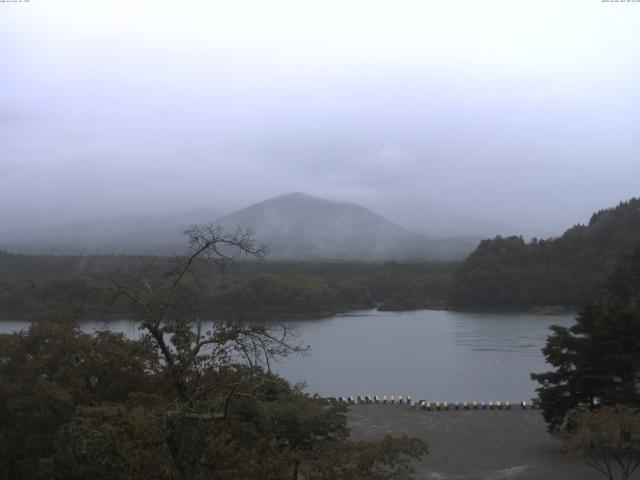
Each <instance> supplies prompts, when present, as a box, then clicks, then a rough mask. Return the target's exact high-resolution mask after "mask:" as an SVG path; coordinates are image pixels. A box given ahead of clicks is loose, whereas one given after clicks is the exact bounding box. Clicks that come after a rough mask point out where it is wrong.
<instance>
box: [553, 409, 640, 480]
mask: <svg viewBox="0 0 640 480" xmlns="http://www.w3.org/2000/svg"><path fill="white" fill-rule="evenodd" d="M566 442H567V446H568V448H569V451H571V452H573V453H578V454H580V455H582V456H583V458H584V459H585V461H586V462H587V464H589V465H590V466H592V467H593V468H595V469H596V470H597V471H598V472H600V473H602V474H603V475H604V476H605V477H607V478H608V479H609V480H614V479H615V478H616V473H617V474H619V478H620V479H622V480H627V479H629V478H630V477H631V475H633V473H634V472H635V471H636V469H637V468H638V466H640V414H638V412H637V411H635V410H632V409H630V408H627V407H621V406H619V407H602V408H600V409H598V410H593V411H585V412H583V413H582V414H580V416H579V417H578V419H577V429H576V430H575V432H573V433H571V434H570V435H569V437H568V438H567V440H566Z"/></svg>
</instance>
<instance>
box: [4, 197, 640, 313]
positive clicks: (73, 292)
mask: <svg viewBox="0 0 640 480" xmlns="http://www.w3.org/2000/svg"><path fill="white" fill-rule="evenodd" d="M638 244H640V199H631V200H629V201H627V202H623V203H620V204H619V205H618V206H617V207H614V208H610V209H605V210H601V211H599V212H597V213H595V214H594V215H593V216H592V217H591V220H590V221H589V224H588V225H576V226H574V227H572V228H570V229H569V230H567V231H566V232H565V233H564V235H562V236H561V237H558V238H552V239H546V240H540V239H535V238H534V239H532V240H531V241H525V239H524V238H522V237H500V236H499V237H496V238H494V239H492V240H484V241H482V242H481V243H480V245H479V246H478V248H477V249H476V250H475V251H474V252H473V253H472V254H471V255H470V256H469V257H468V258H467V259H466V260H465V261H464V262H462V263H438V262H422V263H401V262H385V263H366V262H278V261H269V258H268V257H266V258H265V259H262V260H260V261H252V262H249V261H240V262H236V263H234V264H232V265H230V266H229V268H227V269H226V270H225V271H224V272H222V273H223V275H220V272H218V271H215V272H214V271H211V270H207V269H198V268H195V269H194V275H193V277H191V278H190V279H189V281H187V282H185V283H184V285H182V287H181V288H182V289H183V290H184V293H185V295H187V296H188V297H189V298H190V299H191V303H192V304H193V305H194V306H196V307H197V308H198V310H199V311H200V312H201V314H202V315H203V316H204V317H209V318H213V317H215V316H225V317H235V316H240V317H244V318H247V319H254V320H255V319H273V318H280V319H286V318H308V317H316V316H323V315H330V314H334V313H338V312H343V311H348V310H355V309H365V308H374V307H376V306H378V307H379V308H381V309H387V310H406V309H417V308H441V307H448V308H478V307H482V308H499V307H513V308H531V307H534V306H554V305H558V306H563V307H569V308H572V307H580V306H584V305H587V304H589V303H590V302H591V301H593V299H594V298H597V297H598V295H599V294H600V293H601V291H602V289H603V286H604V283H605V280H606V278H607V275H608V274H609V272H610V271H611V268H612V266H613V264H614V263H615V261H616V259H617V258H619V257H620V256H621V255H624V254H626V253H629V252H631V251H633V248H634V247H635V246H636V245H638ZM174 261H175V259H174V258H171V257H160V256H125V255H88V256H82V255H76V256H55V255H17V254H11V253H7V252H0V318H14V319H15V318H26V319H35V318H39V317H41V316H42V315H43V314H46V313H47V312H58V313H63V314H65V315H69V314H70V315H73V316H74V317H85V318H87V317H96V316H99V315H102V314H104V305H105V303H106V302H105V299H104V298H103V297H102V296H101V294H100V290H99V289H100V287H101V286H103V285H105V284H106V283H108V282H110V281H112V280H113V279H120V280H121V281H126V280H127V279H129V280H130V279H133V278H142V277H145V278H149V279H154V278H160V277H162V276H163V275H165V274H166V273H167V272H169V271H171V269H172V267H173V264H174ZM111 312H112V313H113V314H120V315H128V314H129V313H130V311H129V309H128V306H127V305H126V304H116V305H112V306H111Z"/></svg>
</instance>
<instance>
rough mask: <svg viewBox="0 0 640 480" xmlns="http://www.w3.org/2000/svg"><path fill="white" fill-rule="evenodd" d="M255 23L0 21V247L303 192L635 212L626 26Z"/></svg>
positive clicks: (68, 6) (497, 207) (186, 18)
mask: <svg viewBox="0 0 640 480" xmlns="http://www.w3.org/2000/svg"><path fill="white" fill-rule="evenodd" d="M247 3H248V5H245V7H250V8H246V9H245V10H242V9H241V8H240V6H237V7H224V8H223V7H222V6H219V5H218V6H215V7H212V6H207V3H198V2H196V3H195V4H194V5H193V6H191V7H189V8H188V9H187V8H185V7H184V6H180V5H178V4H176V3H171V4H169V3H167V4H162V3H157V4H156V2H140V5H136V6H135V7H132V10H131V11H130V12H128V15H127V16H122V15H123V13H124V12H122V11H120V8H121V7H118V6H113V5H108V4H107V3H106V2H105V4H103V5H101V6H98V7H94V8H93V10H95V12H94V11H93V10H92V9H89V7H87V6H86V5H85V6H83V5H82V2H68V1H63V2H56V5H55V6H51V5H41V4H38V3H37V2H35V3H34V2H32V3H31V4H28V5H12V6H11V7H9V6H6V7H5V6H2V9H3V12H2V17H1V18H0V41H1V42H2V44H3V45H5V46H6V45H10V46H11V48H4V49H2V51H1V52H0V65H2V66H1V67H0V68H1V69H2V71H1V78H2V80H1V81H2V88H0V169H1V176H0V230H2V229H8V228H16V227H20V226H25V225H30V224H34V223H35V224H44V223H56V222H66V221H72V220H78V219H88V218H92V217H104V216H119V215H123V214H139V213H149V212H155V213H163V212H175V211H178V210H181V209H185V210H186V209H190V208H193V207H196V206H211V207H215V208H219V209H223V210H227V211H229V210H231V209H234V208H237V207H241V206H244V205H245V204H247V203H250V202H255V201H259V200H262V199H264V198H266V197H269V196H274V195H277V194H281V193H286V192H289V191H305V192H308V193H311V194H315V195H319V196H327V197H330V198H336V199H344V200H349V201H354V202H360V203H362V204H364V205H365V206H368V207H371V208H373V209H375V210H377V211H379V212H381V213H383V214H386V215H388V216H390V217H391V218H392V219H394V220H397V221H399V222H400V223H402V224H404V225H406V226H408V227H412V228H416V229H422V230H429V227H430V223H432V220H433V218H434V216H436V215H440V216H442V215H443V212H444V214H449V215H451V216H452V217H454V216H456V215H460V216H465V215H466V216H468V217H479V218H489V219H495V220H497V221H500V222H504V223H509V224H515V225H523V226H526V225H529V226H530V227H531V229H532V230H536V229H537V230H539V231H541V232H543V231H544V232H549V231H558V230H561V229H562V228H563V227H564V226H567V225H570V224H572V223H575V222H577V221H585V220H586V219H587V218H588V215H589V214H590V212H592V211H593V210H595V209H597V208H600V207H605V206H608V205H612V204H615V203H617V202H618V201H619V200H622V199H625V198H628V197H630V196H632V195H638V194H640V189H639V188H638V185H639V184H638V180H637V179H638V178H640V160H639V158H638V154H639V152H640V127H639V126H640V107H639V105H640V93H639V91H638V88H637V85H638V84H640V63H639V62H638V61H637V60H638V58H640V32H639V31H638V29H637V28H636V26H637V24H638V20H640V10H639V9H637V8H633V7H635V5H624V6H622V5H617V6H616V7H620V8H618V10H613V9H612V7H613V5H607V4H600V3H598V4H594V5H585V4H584V2H572V1H569V2H566V5H565V2H553V3H554V5H553V10H554V18H553V19H549V18H548V15H547V14H546V13H545V12H546V11H547V9H548V8H549V7H550V5H547V4H546V3H545V2H542V3H541V4H538V5H537V6H533V5H527V6H524V5H522V6H521V7H520V8H522V9H524V10H523V11H519V10H517V9H516V8H515V7H514V6H513V2H512V4H511V5H510V6H509V5H508V4H505V3H504V2H499V1H495V2H491V1H490V2H486V4H485V6H484V7H483V8H485V9H486V12H485V11H484V10H482V9H478V7H477V6H474V4H473V2H462V3H461V4H459V5H458V7H456V8H459V9H462V10H455V9H452V8H451V7H447V6H445V5H443V2H434V3H433V4H425V3H424V2H422V3H420V2H406V4H405V2H401V4H402V5H397V6H396V5H395V4H394V6H391V4H390V3H389V4H385V3H384V2H382V3H380V4H377V3H375V4H372V5H371V6H370V7H369V9H368V10H366V9H365V10H359V9H357V8H356V7H353V6H349V7H342V8H341V7H340V5H338V3H335V4H334V2H327V3H326V5H325V6H324V7H322V8H321V9H320V10H319V11H311V10H310V11H306V10H304V9H302V8H301V7H299V6H296V5H297V4H296V5H294V4H290V3H287V2H274V5H273V8H272V9H267V8H266V7H262V6H260V4H259V2H255V3H254V2H247ZM560 3H561V4H562V5H560ZM209 5H210V4H209ZM363 5H364V4H363ZM425 5H426V6H425ZM14 7H16V8H14ZM22 7H24V8H22ZM127 8H128V7H127ZM363 8H364V7H363ZM465 9H467V10H468V11H469V15H471V16H475V21H473V22H472V21H471V20H469V19H467V18H466V17H464V18H463V17H461V16H460V15H461V13H460V11H464V10H465ZM245 11H248V12H254V15H251V14H250V13H248V14H247V13H242V12H245ZM286 14H290V15H289V16H287V15H286ZM362 15H364V16H362ZM529 20H531V21H537V22H538V24H539V25H540V28H539V29H536V28H533V27H531V25H530V23H529ZM541 22H542V23H544V22H546V23H544V25H542V23H541ZM534 23H535V22H534ZM543 26H544V27H545V29H543V28H542V27H543Z"/></svg>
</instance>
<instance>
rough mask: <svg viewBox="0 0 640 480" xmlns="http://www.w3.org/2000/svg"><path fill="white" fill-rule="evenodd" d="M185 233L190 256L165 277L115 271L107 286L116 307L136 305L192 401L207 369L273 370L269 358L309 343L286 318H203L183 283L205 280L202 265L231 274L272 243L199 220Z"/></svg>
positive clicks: (183, 392)
mask: <svg viewBox="0 0 640 480" xmlns="http://www.w3.org/2000/svg"><path fill="white" fill-rule="evenodd" d="M185 235H186V236H187V237H188V239H189V247H188V251H187V254H186V255H184V256H181V257H177V258H176V259H174V265H173V268H171V270H170V271H169V272H166V273H164V274H160V275H158V274H157V273H156V272H154V271H153V269H151V270H144V271H141V272H139V273H138V274H136V275H134V276H132V277H129V278H118V276H117V275H112V276H111V278H110V281H109V284H108V285H105V286H104V287H102V288H101V290H103V291H106V292H108V293H109V294H110V302H109V305H110V306H111V305H113V304H114V303H115V302H116V301H120V300H122V299H125V300H127V301H128V302H129V303H130V304H131V306H132V307H133V310H134V312H135V320H136V321H137V322H138V323H139V327H140V329H141V330H143V331H144V332H145V336H146V337H147V338H148V339H149V340H150V341H152V342H153V344H154V345H155V346H156V348H157V350H158V352H159V354H160V357H161V360H162V364H163V366H164V368H165V370H166V372H167V374H168V375H169V376H170V377H171V379H172V383H173V385H174V387H175V389H176V392H177V393H178V395H179V397H180V399H181V400H182V401H185V402H187V403H188V404H192V403H193V401H194V400H195V398H196V397H197V395H198V390H199V382H200V379H201V377H202V376H203V374H204V373H205V372H212V371H217V370H220V369H221V368H225V367H227V368H237V366H238V363H239V362H240V363H242V364H245V365H247V366H248V367H249V370H255V371H257V370H258V369H256V367H265V368H266V370H267V372H270V359H272V358H274V357H278V356H286V355H289V354H291V353H294V352H301V351H303V350H304V349H303V348H301V347H300V346H298V345H295V344H293V343H292V340H293V337H292V334H291V332H290V331H289V330H288V329H287V328H286V326H285V325H283V324H276V323H271V324H269V325H266V324H249V323H245V322H238V321H231V320H222V319H214V320H209V321H207V322H206V323H204V322H203V321H202V319H201V318H200V316H199V314H198V312H197V310H196V309H195V308H194V305H193V303H192V302H191V301H190V300H189V298H188V297H187V296H186V295H185V293H184V290H183V288H182V287H183V285H184V284H185V283H186V282H187V281H189V282H190V283H192V284H193V283H195V284H196V285H198V284H199V279H198V271H199V269H201V268H203V267H204V268H210V267H213V268H216V269H217V270H218V271H219V272H221V273H224V272H225V271H226V269H227V268H228V267H229V265H230V264H231V263H232V262H234V261H235V260H237V259H239V258H254V259H258V260H262V259H263V258H264V257H265V255H266V253H267V249H266V248H265V247H264V246H262V245H259V244H257V243H256V242H255V239H254V237H253V233H252V231H251V230H241V229H237V230H236V231H234V232H232V233H228V232H225V231H224V230H223V228H222V227H219V226H214V225H204V226H199V225H193V226H192V227H190V228H189V229H188V230H186V231H185ZM208 387H209V388H210V387H211V385H209V386H208ZM237 387H238V385H235V386H233V387H231V390H230V392H224V393H221V397H222V398H224V399H225V400H224V405H225V411H226V408H227V406H228V402H229V400H230V398H231V397H232V396H233V395H241V394H242V393H241V392H240V389H239V388H237ZM210 393H211V391H210V390H209V391H208V394H210Z"/></svg>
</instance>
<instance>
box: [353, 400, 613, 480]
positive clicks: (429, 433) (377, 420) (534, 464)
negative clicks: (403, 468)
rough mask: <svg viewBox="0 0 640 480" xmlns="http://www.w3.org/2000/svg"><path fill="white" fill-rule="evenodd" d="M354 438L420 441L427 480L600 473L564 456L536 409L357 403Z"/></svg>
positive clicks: (565, 479)
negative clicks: (428, 407)
mask: <svg viewBox="0 0 640 480" xmlns="http://www.w3.org/2000/svg"><path fill="white" fill-rule="evenodd" d="M349 425H350V426H351V429H352V430H351V432H352V435H353V437H354V438H357V439H374V438H379V437H381V436H383V435H385V434H392V435H400V434H407V435H410V436H415V437H419V438H422V439H423V440H424V441H425V442H427V445H428V447H429V455H426V456H424V457H423V458H422V459H421V460H420V461H419V463H418V464H417V465H416V467H417V471H418V473H419V474H418V478H420V479H425V480H426V479H429V480H467V479H478V480H500V479H527V480H529V479H547V480H591V479H594V480H597V479H602V478H604V477H602V475H601V474H600V473H598V472H596V471H595V470H594V469H592V468H591V467H589V466H587V465H586V464H584V463H583V461H582V460H581V459H580V458H578V457H573V456H569V455H566V454H564V453H563V451H562V446H561V444H560V442H558V441H556V440H554V439H553V438H551V436H549V434H548V433H547V431H546V424H545V422H544V420H543V418H542V415H541V413H540V411H539V410H521V409H520V407H517V408H516V409H512V410H450V411H424V410H419V409H415V408H410V407H407V406H403V405H355V406H353V407H352V408H351V410H350V412H349Z"/></svg>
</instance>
